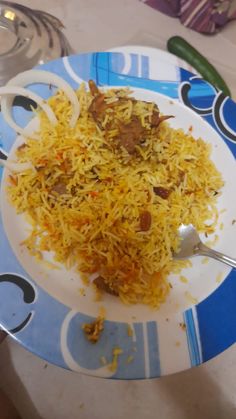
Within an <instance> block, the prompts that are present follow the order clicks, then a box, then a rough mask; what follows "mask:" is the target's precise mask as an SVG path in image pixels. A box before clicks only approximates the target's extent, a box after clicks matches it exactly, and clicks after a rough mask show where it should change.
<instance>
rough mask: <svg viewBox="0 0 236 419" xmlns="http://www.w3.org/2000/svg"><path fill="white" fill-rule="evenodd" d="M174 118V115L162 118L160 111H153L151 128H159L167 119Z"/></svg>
mask: <svg viewBox="0 0 236 419" xmlns="http://www.w3.org/2000/svg"><path fill="white" fill-rule="evenodd" d="M170 118H174V116H173V115H162V116H160V113H159V111H156V110H155V111H153V114H152V117H151V126H152V127H158V126H159V125H160V123H161V122H163V121H165V120H166V119H170Z"/></svg>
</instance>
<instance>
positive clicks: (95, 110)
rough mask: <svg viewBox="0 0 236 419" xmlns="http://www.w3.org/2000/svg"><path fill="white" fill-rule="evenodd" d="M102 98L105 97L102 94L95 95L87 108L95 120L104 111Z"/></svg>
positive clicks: (104, 104)
mask: <svg viewBox="0 0 236 419" xmlns="http://www.w3.org/2000/svg"><path fill="white" fill-rule="evenodd" d="M104 98H105V96H104V94H103V93H99V94H97V95H96V96H95V97H94V99H93V100H92V102H91V104H90V106H89V108H88V111H89V112H90V113H91V114H92V115H93V117H94V119H95V120H96V119H97V118H98V116H99V115H100V114H101V113H102V112H104V110H105V109H106V106H107V105H106V102H105V101H104Z"/></svg>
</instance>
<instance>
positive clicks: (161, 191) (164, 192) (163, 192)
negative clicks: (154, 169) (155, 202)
mask: <svg viewBox="0 0 236 419" xmlns="http://www.w3.org/2000/svg"><path fill="white" fill-rule="evenodd" d="M153 191H154V193H155V194H156V195H158V196H160V197H161V198H163V199H167V198H168V196H169V195H170V192H171V191H170V190H169V189H167V188H163V187H162V186H154V188H153Z"/></svg>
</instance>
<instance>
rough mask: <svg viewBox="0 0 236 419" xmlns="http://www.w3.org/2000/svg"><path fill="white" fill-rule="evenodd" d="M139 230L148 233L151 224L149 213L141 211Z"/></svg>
mask: <svg viewBox="0 0 236 419" xmlns="http://www.w3.org/2000/svg"><path fill="white" fill-rule="evenodd" d="M139 221H140V230H141V231H148V230H149V229H150V227H151V224H152V216H151V213H150V212H149V211H143V212H141V214H140V218H139Z"/></svg>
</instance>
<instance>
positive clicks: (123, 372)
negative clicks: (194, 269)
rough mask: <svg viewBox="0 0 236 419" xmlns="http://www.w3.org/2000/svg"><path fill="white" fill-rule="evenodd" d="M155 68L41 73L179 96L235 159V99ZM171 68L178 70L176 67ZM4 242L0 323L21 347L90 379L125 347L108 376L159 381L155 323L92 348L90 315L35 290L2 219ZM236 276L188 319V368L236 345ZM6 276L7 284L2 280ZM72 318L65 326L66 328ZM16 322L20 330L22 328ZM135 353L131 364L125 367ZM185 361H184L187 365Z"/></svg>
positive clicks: (122, 58)
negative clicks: (160, 74) (87, 330)
mask: <svg viewBox="0 0 236 419" xmlns="http://www.w3.org/2000/svg"><path fill="white" fill-rule="evenodd" d="M150 65H151V62H150V58H149V57H148V56H146V55H145V56H141V55H137V54H128V55H127V54H123V53H90V54H81V55H74V56H71V57H69V58H64V59H61V60H57V61H53V62H50V63H47V64H45V65H44V66H43V67H42V68H43V69H45V70H49V71H52V72H54V73H55V74H58V75H60V76H61V77H63V78H64V79H65V80H66V81H67V82H69V83H70V84H71V86H72V87H73V88H77V87H78V85H79V84H80V82H81V81H85V82H88V80H89V79H90V78H92V79H94V80H96V81H97V83H98V84H99V85H107V84H108V85H113V86H127V85H129V86H131V87H132V86H133V87H139V88H145V89H151V90H154V91H156V92H159V93H162V94H165V95H168V96H169V97H170V98H175V99H177V98H179V100H181V101H182V102H184V103H185V104H186V105H187V106H190V107H191V108H194V109H195V111H196V112H197V113H199V114H201V115H202V116H203V118H204V119H205V120H206V121H208V122H209V123H210V124H211V125H212V126H213V128H214V129H215V130H216V131H218V132H219V133H220V134H221V136H222V138H223V139H224V140H225V142H226V143H227V145H228V146H229V148H230V149H231V150H232V152H233V154H234V156H235V155H236V154H235V153H236V147H235V139H234V136H235V132H236V117H235V113H236V106H235V104H234V103H233V102H232V101H231V100H230V99H224V98H223V97H222V95H221V94H220V93H217V92H216V91H215V89H214V88H212V86H210V85H209V83H207V82H204V81H203V80H201V79H199V77H196V76H193V75H192V74H191V73H189V72H188V71H186V70H183V69H179V68H177V67H176V68H175V75H176V76H175V78H174V79H173V80H169V81H163V80H158V79H157V80H150V79H149V75H150ZM160 65H161V63H160ZM165 66H166V63H165ZM39 68H41V67H39ZM170 68H171V70H173V65H171V66H170ZM32 90H34V91H35V92H36V93H38V94H41V95H43V97H45V98H47V97H48V96H50V95H51V94H52V91H51V90H50V89H49V88H48V87H47V86H42V85H40V86H39V85H36V86H33V87H32ZM14 115H15V118H16V121H17V122H18V123H20V124H21V125H22V126H24V125H26V124H27V123H28V121H29V120H30V118H31V117H32V114H31V112H27V111H23V110H22V108H19V107H17V108H15V109H14ZM0 126H1V142H2V144H1V143H0V147H2V148H3V149H4V150H5V151H6V152H8V151H9V150H10V148H11V146H12V144H13V141H14V139H15V136H16V134H15V132H14V131H13V130H11V129H10V128H9V127H8V126H7V124H6V123H5V122H4V120H3V118H2V115H1V114H0ZM0 176H1V171H0ZM0 237H1V240H0V258H1V259H0V290H1V292H0V322H1V325H2V326H3V327H4V328H6V329H15V331H14V332H12V333H13V335H14V336H15V338H16V339H18V340H19V342H21V343H22V344H23V345H24V346H26V347H27V348H28V349H29V350H31V351H32V352H35V353H36V354H38V355H40V356H41V357H43V358H45V359H47V360H48V361H50V362H53V363H55V364H57V365H60V366H63V367H65V368H71V366H70V362H71V360H72V361H73V362H74V363H75V365H78V369H79V368H82V369H83V371H85V372H87V373H88V374H89V373H91V370H92V371H93V373H96V371H98V375H101V376H103V375H104V373H103V372H101V373H100V370H101V359H100V358H101V357H103V356H105V358H106V359H107V361H108V363H110V362H111V360H112V350H113V349H114V347H120V348H121V349H122V350H123V353H122V354H121V355H120V356H119V358H118V369H117V371H116V372H110V377H112V378H122V379H136V378H145V377H158V376H160V375H161V374H162V372H161V359H160V354H159V336H158V325H157V323H156V322H155V321H152V322H147V323H144V324H143V323H133V324H132V327H133V329H134V336H135V338H132V337H130V336H128V333H127V324H125V323H118V322H111V321H106V322H105V330H104V333H103V334H102V336H101V340H100V341H99V342H98V343H97V344H96V347H94V346H92V345H91V344H90V343H88V342H87V341H86V340H85V338H84V335H83V332H82V330H81V325H82V324H83V323H84V322H88V321H91V320H93V318H91V317H89V316H86V315H84V314H83V313H75V314H74V315H73V313H72V316H71V311H70V309H69V308H68V307H66V306H65V305H63V304H61V303H60V302H59V301H57V300H55V299H54V298H52V297H51V296H50V295H48V294H47V293H46V292H45V291H44V290H42V289H41V288H40V287H38V286H36V284H35V283H34V281H33V280H32V278H30V277H29V275H28V274H27V273H26V272H25V271H24V269H23V268H22V267H21V265H20V264H19V262H18V261H17V259H16V257H15V256H14V254H13V251H12V249H11V247H10V245H9V243H8V241H7V238H6V236H5V233H4V230H3V226H2V222H0ZM7 275H10V276H7ZM11 275H12V278H15V277H19V280H18V281H19V282H18V283H13V282H11V281H10V282H9V281H8V280H9V278H11ZM235 276H236V275H235V272H231V274H230V275H229V276H228V278H227V279H226V280H225V281H224V283H223V284H222V285H221V286H220V287H219V288H218V289H217V290H216V291H215V292H214V293H213V294H212V295H211V296H210V297H208V298H207V299H206V300H204V301H203V302H202V303H200V304H198V305H197V306H196V308H193V309H191V310H188V311H186V312H185V314H184V319H185V322H186V332H187V339H188V345H189V357H190V360H191V365H197V364H199V363H201V362H202V361H205V360H208V359H210V358H212V357H213V356H215V355H216V354H218V353H220V352H222V351H223V350H224V349H226V348H227V347H228V346H229V345H231V344H232V343H234V342H235V341H236V328H235V324H236V311H235V298H236V277H235ZM3 279H4V282H2V281H1V280H3ZM5 279H6V281H5ZM22 284H24V286H26V284H28V285H27V286H28V288H29V290H31V292H32V295H33V296H34V298H31V299H30V298H29V299H28V300H29V301H28V302H27V301H24V297H25V295H24V293H23V291H22V289H23V288H21V285H22ZM22 286H23V285H22ZM26 288H27V287H26ZM226 301H227V304H226ZM68 316H69V320H68V326H67V329H65V324H66V323H65V322H66V319H68ZM70 316H71V317H70ZM24 321H26V324H25V323H24ZM19 325H23V326H22V327H21V328H20V330H17V328H18V329H19ZM63 333H65V334H66V335H65V336H64V335H63ZM45 336H47V338H46V339H45ZM64 338H65V342H64V341H63V339H64ZM66 353H68V354H69V355H70V360H69V361H68V359H66V355H65V354H66ZM132 355H133V356H134V359H133V360H132V361H131V362H128V361H130V360H131V358H130V356H132ZM173 356H174V353H173ZM188 361H189V360H188V359H186V364H188ZM73 362H72V364H73ZM73 365H74V364H73ZM107 376H109V375H107Z"/></svg>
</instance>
